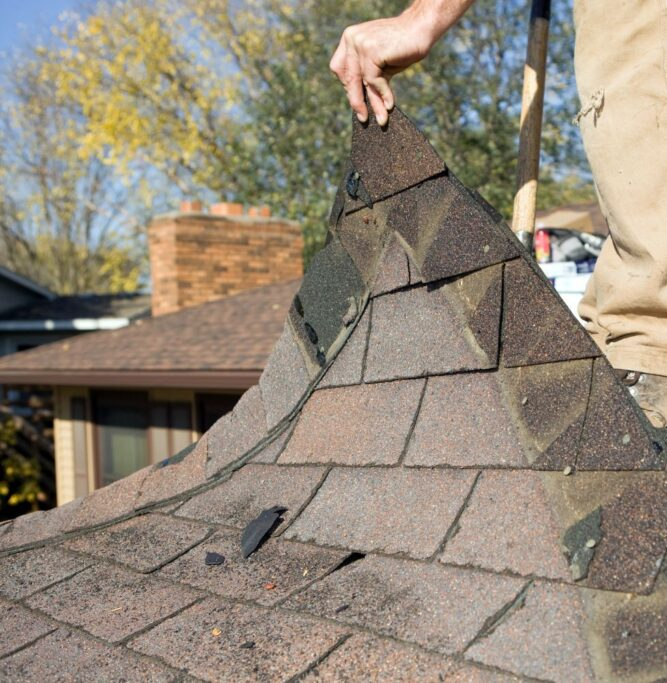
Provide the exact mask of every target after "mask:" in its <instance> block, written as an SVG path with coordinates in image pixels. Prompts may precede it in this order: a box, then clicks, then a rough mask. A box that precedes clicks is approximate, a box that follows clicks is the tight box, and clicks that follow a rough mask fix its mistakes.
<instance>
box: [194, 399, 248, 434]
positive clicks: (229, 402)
mask: <svg viewBox="0 0 667 683" xmlns="http://www.w3.org/2000/svg"><path fill="white" fill-rule="evenodd" d="M240 398H241V396H240V395H238V394H199V395H198V396H197V414H198V420H197V421H198V423H199V424H198V425H197V427H198V428H199V432H200V433H201V434H203V433H204V432H207V431H208V430H209V429H210V428H211V427H212V426H213V425H214V424H215V423H216V422H217V421H218V420H219V419H220V418H221V417H222V416H223V415H226V414H227V413H228V412H229V411H230V410H232V409H233V408H234V406H235V405H236V404H237V402H238V400H239V399H240Z"/></svg>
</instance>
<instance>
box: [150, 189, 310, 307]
mask: <svg viewBox="0 0 667 683" xmlns="http://www.w3.org/2000/svg"><path fill="white" fill-rule="evenodd" d="M148 244H149V251H150V264H151V279H152V284H153V295H152V308H153V315H162V314H164V313H172V312H174V311H178V310H180V309H182V308H187V307H188V306H196V305H197V304H201V303H204V302H206V301H211V300H213V299H219V298H221V297H223V296H228V295H230V294H236V293H238V292H241V291H243V290H246V289H253V288H255V287H260V286H262V285H268V284H273V283H276V282H284V281H286V280H292V279H295V278H298V277H301V275H303V264H302V251H303V237H302V236H301V227H300V225H299V224H298V223H296V222H294V221H289V220H286V219H283V218H272V217H271V211H270V210H269V209H268V208H267V207H252V208H251V209H249V210H248V213H247V214H246V213H244V211H243V205H242V204H230V203H219V204H213V205H212V206H211V207H210V210H209V212H208V213H205V212H204V211H203V207H202V205H201V202H198V201H187V202H182V203H181V209H180V211H179V212H178V213H173V214H167V215H164V216H158V217H156V218H155V219H154V220H153V221H152V222H151V224H150V225H149V226H148Z"/></svg>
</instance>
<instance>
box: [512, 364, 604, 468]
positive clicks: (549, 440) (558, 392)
mask: <svg viewBox="0 0 667 683" xmlns="http://www.w3.org/2000/svg"><path fill="white" fill-rule="evenodd" d="M592 369H593V361H591V360H589V359H586V360H574V361H565V362H563V363H546V364H543V365H530V366H527V367H522V368H515V369H512V370H508V371H507V372H506V373H505V374H504V375H503V383H504V386H505V387H506V389H507V394H508V399H509V401H510V404H511V405H512V407H513V410H514V413H515V415H516V416H517V418H518V424H519V425H520V426H521V427H522V428H523V432H524V434H525V436H526V438H525V439H524V445H525V446H526V454H527V456H528V458H529V459H530V461H531V462H532V464H533V466H534V467H535V468H538V469H545V470H549V469H555V470H562V469H564V468H565V467H566V466H570V467H573V466H574V464H575V461H576V457H577V451H578V449H579V439H580V437H581V431H582V429H583V426H584V418H585V416H586V410H587V407H588V397H589V395H590V388H591V373H592Z"/></svg>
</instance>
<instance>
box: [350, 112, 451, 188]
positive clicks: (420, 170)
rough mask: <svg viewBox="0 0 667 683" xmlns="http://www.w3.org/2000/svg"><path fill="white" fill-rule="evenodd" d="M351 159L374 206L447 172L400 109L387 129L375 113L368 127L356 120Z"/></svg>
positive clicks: (390, 120) (426, 141)
mask: <svg viewBox="0 0 667 683" xmlns="http://www.w3.org/2000/svg"><path fill="white" fill-rule="evenodd" d="M350 159H351V161H352V164H353V166H354V169H355V170H356V171H357V172H358V173H359V175H360V176H361V180H362V182H363V184H364V187H365V188H366V190H367V192H368V193H369V195H370V197H371V200H372V201H374V202H377V201H379V200H380V199H383V198H384V197H389V196H390V195H393V194H395V193H397V192H400V191H401V190H405V189H406V188H408V187H411V186H412V185H416V184H417V183H420V182H421V181H422V180H426V179H427V178H430V177H431V176H433V175H436V174H437V173H442V172H443V171H444V170H445V164H444V163H443V162H442V160H441V159H440V158H439V157H438V155H437V154H436V152H435V150H434V149H433V148H432V147H431V145H430V144H429V142H428V140H426V138H425V137H424V136H423V135H422V134H421V133H420V132H419V131H417V129H416V128H415V127H414V126H413V125H412V123H410V121H409V119H408V118H407V117H406V116H405V114H403V113H402V112H401V111H400V110H398V109H394V110H393V111H392V112H391V114H390V115H389V125H388V126H386V127H385V128H380V126H378V125H377V123H376V122H375V119H374V116H373V114H372V113H371V117H370V120H369V121H368V122H367V123H365V124H364V123H359V121H357V120H356V118H354V120H353V125H352V152H351V155H350Z"/></svg>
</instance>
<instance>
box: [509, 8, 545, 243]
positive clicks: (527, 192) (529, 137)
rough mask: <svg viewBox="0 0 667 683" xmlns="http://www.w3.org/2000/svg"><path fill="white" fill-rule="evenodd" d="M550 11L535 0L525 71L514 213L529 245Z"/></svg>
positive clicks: (515, 223)
mask: <svg viewBox="0 0 667 683" xmlns="http://www.w3.org/2000/svg"><path fill="white" fill-rule="evenodd" d="M550 14H551V2H550V0H533V7H532V11H531V16H530V32H529V34H528V49H527V53H526V65H525V67H524V71H523V97H522V100H521V123H520V126H521V127H520V134H519V163H518V167H517V173H516V194H515V195H514V211H513V214H512V230H513V231H514V233H515V234H516V236H517V237H518V238H519V240H520V241H521V242H522V243H523V245H524V246H525V247H526V248H527V249H531V248H532V242H533V233H534V232H535V206H536V201H537V179H538V175H539V168H540V139H541V136H542V111H543V109H544V83H545V80H546V64H547V45H548V42H549V19H550Z"/></svg>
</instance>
